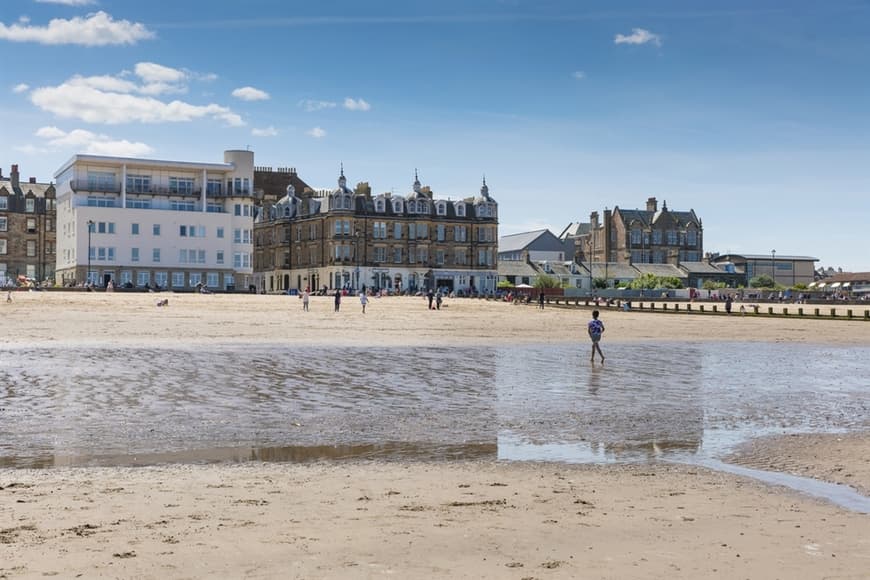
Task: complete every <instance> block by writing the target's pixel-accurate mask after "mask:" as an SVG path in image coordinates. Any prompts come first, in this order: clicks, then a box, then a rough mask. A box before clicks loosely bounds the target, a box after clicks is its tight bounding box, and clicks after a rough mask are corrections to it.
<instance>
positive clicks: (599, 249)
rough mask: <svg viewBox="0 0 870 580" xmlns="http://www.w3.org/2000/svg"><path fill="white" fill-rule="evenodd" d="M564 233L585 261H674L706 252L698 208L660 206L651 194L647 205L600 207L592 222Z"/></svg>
mask: <svg viewBox="0 0 870 580" xmlns="http://www.w3.org/2000/svg"><path fill="white" fill-rule="evenodd" d="M562 237H563V238H564V239H565V240H566V241H567V240H570V241H573V242H574V255H575V259H576V260H577V261H582V262H586V261H589V262H593V263H594V262H611V263H618V264H635V263H637V264H673V265H677V264H679V263H680V262H698V261H700V260H701V258H702V256H703V255H704V236H703V226H702V223H701V220H700V218H698V216H697V215H696V214H695V210H688V211H672V210H669V209H668V206H667V202H664V203H662V207H661V209H659V207H658V202H657V200H656V198H654V197H650V198H649V199H647V202H646V209H642V210H641V209H622V208H620V207H618V206H617V207H615V208H614V209H613V210H612V211H611V210H609V209H605V210H604V215H603V220H601V219H599V214H598V212H597V211H593V212H592V213H591V214H590V216H589V224H571V225H570V226H569V227H568V228H566V230H565V231H564V232H563V234H562Z"/></svg>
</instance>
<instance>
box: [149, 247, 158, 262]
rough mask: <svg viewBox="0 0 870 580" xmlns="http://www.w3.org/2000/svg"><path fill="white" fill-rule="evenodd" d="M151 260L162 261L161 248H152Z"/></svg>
mask: <svg viewBox="0 0 870 580" xmlns="http://www.w3.org/2000/svg"><path fill="white" fill-rule="evenodd" d="M151 261H152V262H160V248H154V249H153V250H151Z"/></svg>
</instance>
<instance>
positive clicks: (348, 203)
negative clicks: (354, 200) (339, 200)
mask: <svg viewBox="0 0 870 580" xmlns="http://www.w3.org/2000/svg"><path fill="white" fill-rule="evenodd" d="M351 208H352V204H351V199H350V196H349V195H348V196H345V198H344V209H351Z"/></svg>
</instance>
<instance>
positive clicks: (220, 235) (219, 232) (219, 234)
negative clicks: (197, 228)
mask: <svg viewBox="0 0 870 580" xmlns="http://www.w3.org/2000/svg"><path fill="white" fill-rule="evenodd" d="M217 237H218V238H221V239H223V237H224V229H223V228H218V229H217Z"/></svg>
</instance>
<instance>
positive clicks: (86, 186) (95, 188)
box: [69, 179, 121, 193]
mask: <svg viewBox="0 0 870 580" xmlns="http://www.w3.org/2000/svg"><path fill="white" fill-rule="evenodd" d="M69 186H70V188H71V189H72V190H73V191H75V192H79V191H90V192H93V193H121V186H120V185H118V184H114V183H112V184H109V183H96V182H93V183H92V182H88V180H86V179H77V180H71V181H70V182H69Z"/></svg>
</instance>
